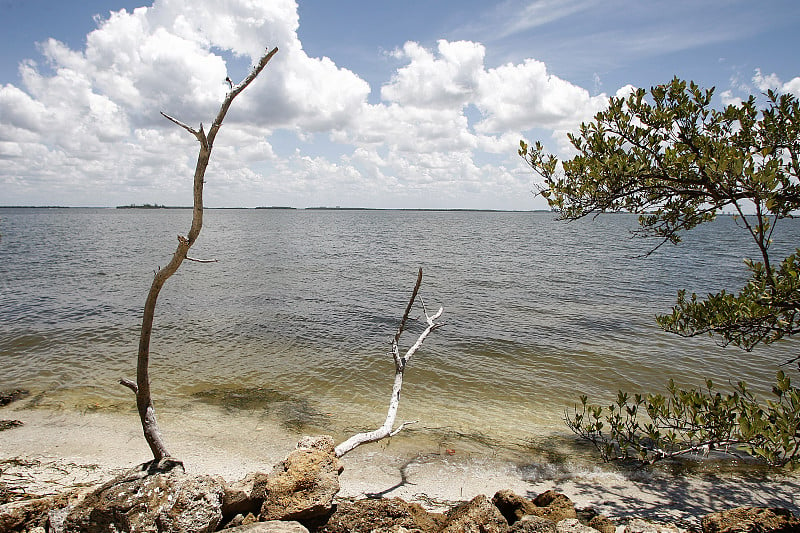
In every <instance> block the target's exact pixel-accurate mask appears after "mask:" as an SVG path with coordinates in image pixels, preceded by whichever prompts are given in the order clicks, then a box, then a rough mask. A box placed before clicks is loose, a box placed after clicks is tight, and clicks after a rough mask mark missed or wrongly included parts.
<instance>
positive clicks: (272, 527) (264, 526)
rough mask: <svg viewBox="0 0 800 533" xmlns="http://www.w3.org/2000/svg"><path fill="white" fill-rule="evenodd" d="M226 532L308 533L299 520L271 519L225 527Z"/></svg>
mask: <svg viewBox="0 0 800 533" xmlns="http://www.w3.org/2000/svg"><path fill="white" fill-rule="evenodd" d="M223 531H225V533H308V529H306V528H305V527H304V526H303V525H302V524H300V523H299V522H282V521H278V520H270V521H269V522H254V523H252V524H247V525H243V526H239V527H233V528H230V529H224V530H223Z"/></svg>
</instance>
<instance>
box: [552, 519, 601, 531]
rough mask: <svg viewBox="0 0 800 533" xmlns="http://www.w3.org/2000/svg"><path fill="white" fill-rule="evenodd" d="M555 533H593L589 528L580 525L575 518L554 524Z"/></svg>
mask: <svg viewBox="0 0 800 533" xmlns="http://www.w3.org/2000/svg"><path fill="white" fill-rule="evenodd" d="M556 531H557V533H595V530H594V529H593V528H591V527H589V526H586V525H584V524H581V522H580V520H578V519H577V518H565V519H564V520H561V521H559V522H558V523H557V524H556Z"/></svg>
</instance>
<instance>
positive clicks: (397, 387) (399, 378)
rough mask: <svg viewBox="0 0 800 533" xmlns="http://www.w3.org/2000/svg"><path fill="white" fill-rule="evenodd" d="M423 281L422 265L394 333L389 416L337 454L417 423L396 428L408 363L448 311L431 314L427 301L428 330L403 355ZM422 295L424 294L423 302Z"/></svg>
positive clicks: (352, 439) (347, 441)
mask: <svg viewBox="0 0 800 533" xmlns="http://www.w3.org/2000/svg"><path fill="white" fill-rule="evenodd" d="M421 283H422V269H421V268H420V269H419V274H418V275H417V283H416V285H415V286H414V292H413V293H412V294H411V299H410V300H409V302H408V306H406V312H405V314H404V315H403V320H401V321H400V326H399V327H398V328H397V333H395V335H394V337H393V338H392V341H391V342H392V358H393V359H394V368H395V371H394V384H393V385H392V395H391V397H390V399H389V410H388V411H387V413H386V420H385V421H384V422H383V425H382V426H381V427H379V428H378V429H376V430H374V431H368V432H365V433H358V434H356V435H353V436H352V437H350V438H349V439H347V440H346V441H344V442H342V443H341V444H339V445H338V446H336V448H335V453H336V456H337V457H341V456H343V455H344V454H346V453H348V452H351V451H353V450H354V449H356V448H357V447H359V446H361V445H362V444H367V443H370V442H376V441H379V440H381V439H385V438H386V437H391V436H394V435H397V434H398V433H399V432H400V431H401V430H402V429H403V428H404V427H406V426H407V425H409V424H414V423H415V422H403V423H402V424H400V426H399V427H398V428H397V429H392V428H393V427H394V422H395V419H396V418H397V409H398V408H399V407H400V391H401V390H402V388H403V373H404V372H405V369H406V365H408V362H409V360H410V359H411V357H412V356H413V355H414V354H415V353H416V351H417V350H418V349H419V348H420V346H422V343H423V342H425V339H426V338H427V337H428V335H430V333H431V332H432V331H433V330H435V329H437V328H439V327H441V324H437V323H436V319H437V318H439V317H440V316H442V313H443V312H444V308H443V307H440V308H439V311H438V312H437V313H436V314H434V315H432V316H431V315H428V312H427V311H425V305H424V304H423V306H422V308H423V312H424V313H425V320H426V322H427V324H428V326H427V327H426V328H425V330H424V331H423V332H422V333H421V334H420V336H419V337H418V338H417V341H416V342H415V343H414V344H413V345H412V346H411V348H409V349H408V351H406V353H405V355H404V356H401V355H400V349H399V347H398V342H399V341H400V336H401V335H402V333H403V331H404V330H405V324H406V321H407V320H408V315H409V313H410V312H411V308H412V307H413V305H414V302H415V301H416V300H417V293H418V292H419V286H420V284H421ZM421 301H422V299H421V298H420V302H421Z"/></svg>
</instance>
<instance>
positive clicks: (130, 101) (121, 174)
mask: <svg viewBox="0 0 800 533" xmlns="http://www.w3.org/2000/svg"><path fill="white" fill-rule="evenodd" d="M298 27H299V19H298V14H297V5H296V3H295V2H294V1H290V0H276V1H273V2H262V1H255V0H230V1H227V2H224V3H220V2H217V1H215V0H193V1H192V2H189V0H155V1H154V2H153V5H152V7H142V8H137V9H135V10H133V11H132V12H127V11H125V10H122V11H119V12H116V13H112V14H111V15H110V16H109V17H108V18H107V19H98V20H97V29H95V30H94V31H92V32H91V33H90V34H89V35H88V36H87V38H86V44H85V47H84V48H83V49H80V50H72V49H70V48H69V47H68V46H66V45H65V44H63V43H61V42H59V41H57V40H54V39H49V40H46V41H44V42H43V43H40V45H39V49H40V52H41V59H40V60H39V61H37V62H34V61H31V60H26V61H24V62H23V63H22V64H21V65H20V74H21V80H22V83H21V84H20V86H15V85H10V84H7V85H5V86H2V87H0V114H2V117H3V122H4V128H2V130H0V183H2V186H3V187H4V189H5V190H7V191H11V192H10V193H9V196H8V197H7V200H6V201H9V200H10V201H11V202H12V203H14V201H15V199H19V200H18V201H17V203H35V202H37V200H36V199H37V198H44V197H45V196H43V195H49V196H47V197H48V198H52V200H50V201H45V202H42V203H57V202H63V203H72V204H86V203H89V204H97V203H112V204H113V203H115V202H118V203H119V202H124V203H128V202H130V201H158V202H159V203H172V202H175V203H187V200H185V199H184V200H182V198H185V195H184V194H183V192H184V191H185V190H187V189H186V186H185V185H186V176H191V174H192V167H193V165H194V160H193V159H194V154H195V153H196V152H195V149H196V147H195V144H196V142H195V141H194V139H193V138H192V137H191V136H189V135H187V134H186V132H185V131H182V130H180V129H179V128H176V127H175V126H174V125H173V124H171V123H169V122H167V121H165V120H164V119H163V118H162V117H160V115H159V114H158V112H159V111H161V110H163V111H165V112H167V113H169V114H170V115H172V116H175V117H177V118H179V119H180V120H182V121H184V122H187V123H190V124H197V123H199V122H200V121H206V122H208V121H209V120H211V119H212V118H213V116H214V115H215V114H216V111H217V109H218V106H219V103H220V101H221V100H222V98H224V95H225V91H226V89H227V87H228V86H227V84H226V83H225V82H224V80H225V77H226V76H227V75H229V68H230V65H229V62H230V61H231V60H232V59H236V58H239V59H236V60H237V61H240V60H242V59H244V60H250V61H251V62H252V61H255V60H256V59H257V58H258V57H259V56H260V55H261V54H262V53H263V52H264V49H265V47H267V46H268V47H272V46H278V47H279V49H280V53H279V54H278V55H277V56H275V58H274V59H273V61H272V62H271V63H270V65H269V66H268V68H267V70H265V71H264V73H263V74H262V75H261V76H260V77H259V79H258V80H257V82H256V83H254V84H253V85H252V86H251V87H249V88H248V90H247V91H245V93H243V94H242V96H241V97H240V98H239V99H237V101H236V104H235V106H234V107H233V108H232V110H231V113H230V115H229V117H228V120H227V121H226V126H225V128H223V131H222V133H221V135H220V137H219V138H218V140H217V144H216V146H215V153H214V157H213V158H212V166H211V167H210V168H209V179H208V187H209V194H208V195H207V198H213V197H214V193H216V194H218V196H217V197H218V198H220V199H221V202H222V203H227V204H228V205H231V204H239V205H242V204H244V205H252V204H253V199H254V198H258V200H257V203H259V204H261V203H273V202H271V201H270V200H269V198H279V199H282V201H284V202H288V203H292V204H295V205H298V204H299V205H303V204H304V203H306V202H314V201H316V202H319V203H332V204H336V203H342V204H345V203H347V202H345V200H348V201H350V203H351V204H352V205H375V206H386V207H392V206H405V207H411V206H414V205H419V204H420V203H426V202H427V204H426V206H428V207H435V206H443V207H460V206H467V207H481V206H486V207H504V206H503V205H502V202H503V198H506V199H510V198H513V199H515V200H518V198H519V197H520V195H521V194H527V191H528V190H529V189H530V187H529V184H528V183H529V181H530V176H529V174H528V173H527V172H521V171H520V169H521V168H522V166H521V163H520V161H518V158H517V157H516V144H517V141H518V139H519V138H520V137H521V136H522V134H523V132H525V131H527V130H530V129H533V128H538V129H542V128H544V129H551V130H559V131H562V130H570V129H574V128H575V127H576V126H577V125H578V124H579V123H580V122H581V121H583V120H586V119H588V118H590V117H591V116H592V115H593V114H594V113H595V112H596V111H597V110H598V109H600V108H602V107H603V105H604V104H605V102H606V96H605V95H603V94H601V95H597V96H591V95H590V94H589V92H588V91H586V90H585V89H583V88H581V87H578V86H575V85H573V84H571V83H569V82H567V81H565V80H563V79H560V78H558V77H556V76H553V75H552V74H550V73H548V71H547V68H546V65H545V64H544V63H542V62H540V61H536V60H534V59H528V60H525V61H523V62H521V63H518V64H512V63H508V64H504V65H500V66H496V67H491V66H487V65H486V49H485V47H484V46H483V45H482V44H480V43H476V42H470V41H455V42H451V41H446V40H441V41H439V42H438V43H437V44H436V46H435V47H434V48H432V49H429V48H426V47H424V46H422V45H421V44H419V43H416V42H408V43H406V44H405V45H404V46H403V47H402V48H401V49H398V50H396V51H395V52H394V54H393V58H394V60H395V61H397V62H398V63H399V64H400V66H399V67H398V68H397V69H396V71H395V72H394V74H393V75H391V77H390V78H389V79H388V80H387V81H386V83H385V84H383V86H382V87H380V96H381V100H380V101H379V102H378V103H369V102H368V96H369V94H370V91H371V88H370V86H369V85H368V84H367V83H366V82H365V81H364V80H363V79H361V78H360V77H359V76H358V75H357V74H356V73H354V72H352V71H350V70H347V69H344V68H341V67H339V66H337V65H336V64H335V63H334V61H332V60H331V59H329V58H326V57H321V58H320V57H310V56H308V55H307V54H306V52H305V51H304V50H303V46H302V43H301V42H300V40H299V38H298V35H297V30H298ZM234 81H238V80H234ZM279 130H283V131H284V132H286V131H288V132H293V133H294V134H295V136H296V138H297V143H298V149H297V150H296V151H294V152H288V153H287V151H286V150H285V148H283V149H282V150H276V149H275V147H274V143H275V142H276V141H275V133H276V132H277V131H279ZM317 135H321V136H325V137H327V138H328V141H329V142H330V143H333V144H336V145H337V146H338V148H337V150H335V151H331V152H330V153H324V154H314V155H311V154H307V153H304V150H305V147H306V146H307V145H308V144H309V143H312V142H313V140H314V139H315V138H316V137H315V136H317ZM284 139H285V135H284ZM42 191H48V192H42ZM489 194H491V195H494V197H496V198H497V203H495V204H492V205H480V204H479V202H481V201H482V199H483V200H485V198H487V195H489ZM387 198H389V199H390V200H387ZM26 199H29V200H26ZM210 202H211V203H214V202H213V200H210ZM437 202H438V204H437ZM518 206H519V204H517V205H515V207H518ZM507 207H510V206H507Z"/></svg>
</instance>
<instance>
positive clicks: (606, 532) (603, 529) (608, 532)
mask: <svg viewBox="0 0 800 533" xmlns="http://www.w3.org/2000/svg"><path fill="white" fill-rule="evenodd" d="M575 512H576V513H577V515H578V520H579V521H580V523H581V524H583V525H585V526H589V527H591V528H592V529H596V530H597V531H600V533H616V531H617V525H616V524H615V523H614V522H612V521H611V520H609V519H608V518H606V517H605V516H603V515H601V514H600V513H598V512H597V510H596V509H594V508H592V507H585V508H583V509H576V510H575Z"/></svg>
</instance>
